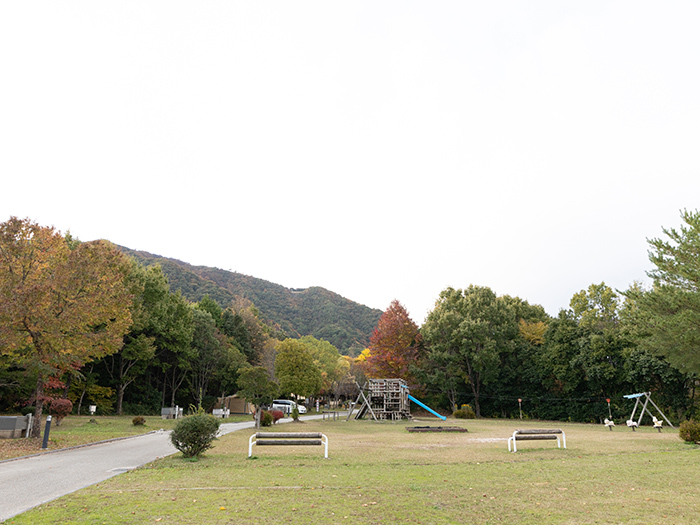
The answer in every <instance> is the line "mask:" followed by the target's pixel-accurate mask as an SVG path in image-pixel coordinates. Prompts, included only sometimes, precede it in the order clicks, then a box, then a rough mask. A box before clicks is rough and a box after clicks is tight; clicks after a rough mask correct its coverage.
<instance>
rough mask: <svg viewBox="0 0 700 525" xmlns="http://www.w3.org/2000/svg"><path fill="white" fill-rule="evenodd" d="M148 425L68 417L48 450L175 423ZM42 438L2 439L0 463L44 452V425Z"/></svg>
mask: <svg viewBox="0 0 700 525" xmlns="http://www.w3.org/2000/svg"><path fill="white" fill-rule="evenodd" d="M145 419H146V424H145V425H142V426H134V425H133V424H132V420H133V416H113V417H109V416H68V417H67V418H65V419H64V420H63V421H61V424H60V425H59V426H56V425H55V424H52V425H51V431H50V432H49V443H48V448H47V450H58V449H61V448H69V447H75V446H78V445H85V444H87V443H95V442H96V441H104V440H105V439H114V438H118V437H124V436H136V435H139V434H145V433H147V432H151V431H152V430H158V429H161V428H164V429H171V428H173V426H174V425H175V420H172V419H161V417H160V416H145ZM250 420H251V417H250V416H240V417H231V418H228V419H226V420H225V421H226V422H235V421H250ZM41 433H42V437H41V438H21V439H0V461H1V460H3V459H10V458H16V457H21V456H28V455H31V454H39V453H41V452H44V450H42V448H41V445H42V443H43V435H44V426H43V425H42V427H41Z"/></svg>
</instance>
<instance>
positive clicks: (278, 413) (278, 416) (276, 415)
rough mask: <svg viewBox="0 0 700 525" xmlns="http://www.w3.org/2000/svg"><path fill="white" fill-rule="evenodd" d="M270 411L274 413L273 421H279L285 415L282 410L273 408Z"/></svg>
mask: <svg viewBox="0 0 700 525" xmlns="http://www.w3.org/2000/svg"><path fill="white" fill-rule="evenodd" d="M270 413H271V414H272V423H273V424H274V423H277V422H278V421H279V420H280V419H282V418H283V417H284V412H282V411H281V410H271V411H270Z"/></svg>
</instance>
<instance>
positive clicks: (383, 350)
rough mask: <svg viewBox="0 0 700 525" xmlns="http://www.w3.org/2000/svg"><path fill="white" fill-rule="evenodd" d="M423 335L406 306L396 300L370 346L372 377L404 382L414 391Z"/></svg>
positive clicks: (374, 333) (367, 360) (369, 360)
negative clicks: (415, 373) (415, 371)
mask: <svg viewBox="0 0 700 525" xmlns="http://www.w3.org/2000/svg"><path fill="white" fill-rule="evenodd" d="M420 343H421V335H420V331H419V329H418V325H416V323H414V322H413V320H411V318H410V317H409V315H408V312H407V311H406V309H405V308H404V307H403V305H402V304H401V303H400V302H399V301H397V300H393V301H392V302H391V304H390V305H389V308H387V309H386V311H385V312H384V313H383V314H382V316H381V317H380V318H379V323H378V324H377V327H376V328H375V329H374V331H373V332H372V336H371V337H370V343H369V355H368V356H367V358H366V361H365V367H366V369H367V372H368V373H369V375H371V376H372V377H383V378H400V379H404V380H405V381H406V382H407V383H408V384H409V385H411V388H415V387H416V386H417V381H416V379H415V377H414V376H413V374H412V373H411V371H410V367H411V366H412V365H414V364H415V363H416V361H417V359H418V349H419V346H420Z"/></svg>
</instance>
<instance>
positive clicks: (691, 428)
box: [678, 419, 700, 442]
mask: <svg viewBox="0 0 700 525" xmlns="http://www.w3.org/2000/svg"><path fill="white" fill-rule="evenodd" d="M678 437H679V438H681V439H682V440H683V441H690V442H698V441H700V422H698V421H695V420H694V419H691V420H689V421H683V423H681V426H680V428H679V429H678Z"/></svg>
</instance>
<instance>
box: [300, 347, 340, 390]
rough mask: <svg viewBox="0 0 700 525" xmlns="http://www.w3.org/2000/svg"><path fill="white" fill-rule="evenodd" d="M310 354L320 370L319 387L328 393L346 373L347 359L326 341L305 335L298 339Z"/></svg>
mask: <svg viewBox="0 0 700 525" xmlns="http://www.w3.org/2000/svg"><path fill="white" fill-rule="evenodd" d="M300 341H301V342H302V343H304V345H306V349H307V350H308V351H309V353H310V354H311V359H312V360H313V363H314V365H315V366H316V367H317V368H318V369H319V370H320V371H321V377H322V384H321V389H322V390H323V391H325V392H327V393H330V392H331V390H332V389H333V388H334V385H337V384H338V382H339V381H341V380H342V379H343V378H344V377H345V376H346V375H347V373H348V370H349V368H350V365H349V363H348V361H347V359H344V358H343V356H341V355H340V352H338V349H337V348H336V347H335V346H333V345H332V344H331V343H329V342H328V341H325V340H322V339H316V338H315V337H313V336H311V335H305V336H304V337H302V338H301V339H300Z"/></svg>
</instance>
